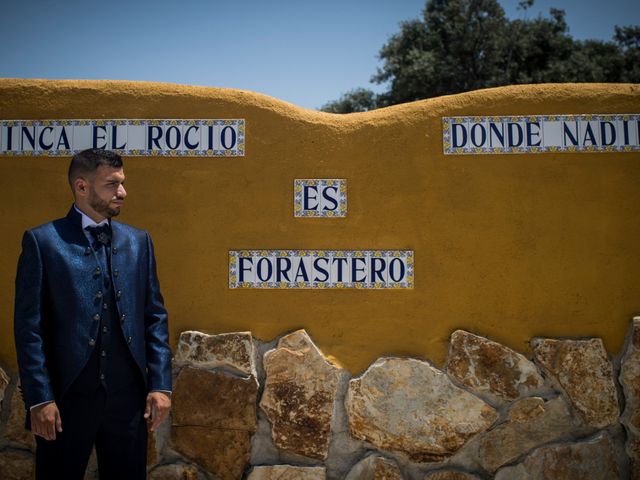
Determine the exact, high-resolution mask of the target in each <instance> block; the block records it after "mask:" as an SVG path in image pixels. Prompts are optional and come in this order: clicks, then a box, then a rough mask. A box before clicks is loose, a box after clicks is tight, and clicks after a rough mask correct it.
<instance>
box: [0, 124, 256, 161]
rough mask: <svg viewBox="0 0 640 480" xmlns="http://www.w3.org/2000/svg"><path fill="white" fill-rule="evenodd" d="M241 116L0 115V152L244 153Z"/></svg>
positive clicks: (145, 154) (175, 154)
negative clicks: (70, 117)
mask: <svg viewBox="0 0 640 480" xmlns="http://www.w3.org/2000/svg"><path fill="white" fill-rule="evenodd" d="M244 146H245V121H244V120H242V119H233V120H212V119H208V120H175V119H174V120H167V119H163V120H126V119H119V120H0V155H7V156H8V155H11V156H16V155H32V156H33V155H38V156H59V155H73V154H75V153H77V152H79V151H81V150H84V149H86V148H104V149H108V150H115V151H116V152H118V153H120V154H121V155H127V156H148V155H153V156H202V157H228V156H244Z"/></svg>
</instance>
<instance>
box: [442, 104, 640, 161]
mask: <svg viewBox="0 0 640 480" xmlns="http://www.w3.org/2000/svg"><path fill="white" fill-rule="evenodd" d="M442 122H443V147H444V153H445V155H460V154H462V155H465V154H467V155H476V154H492V153H493V154H495V153H546V152H637V151H640V114H615V115H614V114H612V115H604V114H603V115H541V116H536V115H534V116H509V117H444V118H443V119H442Z"/></svg>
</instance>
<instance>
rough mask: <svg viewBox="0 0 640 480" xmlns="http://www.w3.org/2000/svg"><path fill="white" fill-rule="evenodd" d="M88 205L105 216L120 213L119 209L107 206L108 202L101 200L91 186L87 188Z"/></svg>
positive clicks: (113, 215) (108, 216)
mask: <svg viewBox="0 0 640 480" xmlns="http://www.w3.org/2000/svg"><path fill="white" fill-rule="evenodd" d="M89 206H90V207H91V208H92V209H93V210H94V211H95V212H97V213H99V214H100V215H102V216H103V217H105V218H111V217H115V216H116V215H118V214H119V213H120V210H116V209H113V208H109V202H105V201H104V200H102V199H101V198H100V197H99V196H98V195H97V194H96V192H95V190H94V189H93V187H90V188H89Z"/></svg>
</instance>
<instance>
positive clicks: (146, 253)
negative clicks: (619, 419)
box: [14, 207, 171, 409]
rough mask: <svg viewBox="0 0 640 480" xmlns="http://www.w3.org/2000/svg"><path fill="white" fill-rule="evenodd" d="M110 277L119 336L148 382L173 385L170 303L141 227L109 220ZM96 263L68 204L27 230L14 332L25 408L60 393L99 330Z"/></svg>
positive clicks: (161, 387)
mask: <svg viewBox="0 0 640 480" xmlns="http://www.w3.org/2000/svg"><path fill="white" fill-rule="evenodd" d="M111 228H112V242H111V247H112V254H111V272H110V274H111V278H112V280H113V286H114V291H115V292H117V293H116V299H117V302H116V304H117V309H118V316H119V318H120V319H121V320H122V322H121V326H122V331H123V334H124V338H125V340H126V341H127V344H128V346H129V349H130V351H131V353H132V355H133V358H134V359H135V362H136V364H137V366H138V367H139V369H140V372H141V373H142V377H143V378H144V379H145V382H146V387H147V389H148V390H149V391H150V390H171V350H170V348H169V345H168V339H169V335H168V329H167V311H166V310H165V308H164V303H163V299H162V295H161V293H160V285H159V283H158V277H157V274H156V264H155V257H154V254H153V245H152V243H151V238H150V237H149V234H148V233H147V232H145V231H143V230H138V229H136V228H133V227H130V226H128V225H124V224H121V223H118V222H115V221H112V222H111ZM99 268H100V263H99V260H98V258H97V257H96V255H95V253H94V251H93V249H92V248H91V247H90V246H89V241H88V240H87V238H86V236H85V234H84V232H83V231H82V218H81V215H80V214H79V213H78V212H77V211H76V210H75V208H73V207H71V210H70V211H69V213H68V214H67V216H66V217H65V218H61V219H59V220H55V221H53V222H50V223H46V224H44V225H41V226H39V227H36V228H34V229H32V230H28V231H26V232H25V234H24V237H23V239H22V254H21V255H20V260H19V261H18V273H17V276H16V303H15V316H14V332H15V340H16V349H17V353H18V365H19V368H20V381H21V383H22V391H23V396H24V400H25V404H26V406H27V409H28V408H30V407H31V406H33V405H36V404H39V403H42V402H46V401H49V400H58V401H59V400H60V398H62V396H63V395H64V394H65V392H66V391H67V390H68V388H69V386H70V385H71V384H72V383H73V381H74V380H75V378H76V377H77V376H78V374H79V373H80V372H81V371H82V369H83V367H84V366H85V365H86V363H87V361H88V359H89V357H90V355H91V353H92V350H93V349H94V348H95V345H96V339H97V338H98V327H99V323H100V322H99V319H100V318H99V314H100V306H101V305H102V300H101V299H100V298H99V295H98V292H99V291H100V290H101V273H100V271H99Z"/></svg>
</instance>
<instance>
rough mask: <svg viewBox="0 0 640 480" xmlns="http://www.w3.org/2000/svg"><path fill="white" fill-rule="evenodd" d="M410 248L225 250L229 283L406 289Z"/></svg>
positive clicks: (410, 279)
mask: <svg viewBox="0 0 640 480" xmlns="http://www.w3.org/2000/svg"><path fill="white" fill-rule="evenodd" d="M413 258H414V256H413V251H411V250H239V251H230V252H229V288H266V289H269V288H279V289H327V288H353V289H411V288H413V276H414V273H413Z"/></svg>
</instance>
